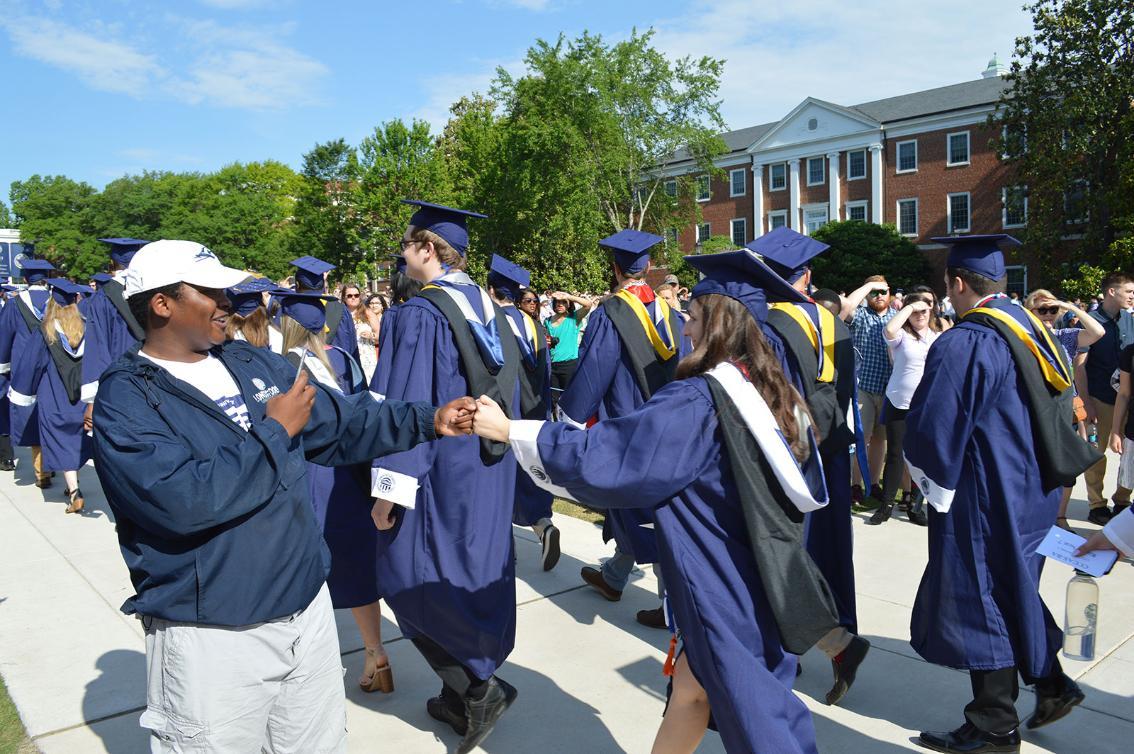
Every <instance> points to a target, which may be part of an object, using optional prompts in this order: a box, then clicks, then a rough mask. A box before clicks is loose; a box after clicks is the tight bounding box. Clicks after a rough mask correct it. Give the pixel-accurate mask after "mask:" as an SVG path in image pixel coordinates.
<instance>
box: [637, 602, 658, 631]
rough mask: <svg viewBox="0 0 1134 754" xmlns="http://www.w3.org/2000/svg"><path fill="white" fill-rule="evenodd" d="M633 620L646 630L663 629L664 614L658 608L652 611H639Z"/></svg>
mask: <svg viewBox="0 0 1134 754" xmlns="http://www.w3.org/2000/svg"><path fill="white" fill-rule="evenodd" d="M634 618H635V619H636V620H637V621H638V622H639V623H641V624H642V625H643V626H646V627H648V628H665V627H666V625H665V612H664V611H662V609H661V608H660V607H655V608H654V609H653V610H639V611H638V614H637V615H635V616H634Z"/></svg>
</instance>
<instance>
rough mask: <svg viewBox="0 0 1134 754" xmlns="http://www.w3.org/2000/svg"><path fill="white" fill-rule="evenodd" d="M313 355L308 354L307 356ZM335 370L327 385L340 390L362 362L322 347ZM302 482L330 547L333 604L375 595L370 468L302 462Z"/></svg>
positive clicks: (353, 387) (355, 386) (349, 386)
mask: <svg viewBox="0 0 1134 754" xmlns="http://www.w3.org/2000/svg"><path fill="white" fill-rule="evenodd" d="M313 358H314V357H311V356H309V357H308V360H309V361H310V359H313ZM327 358H328V360H329V361H330V362H331V367H332V368H333V370H334V375H333V376H334V378H335V384H334V385H328V386H327V387H329V388H330V389H332V390H337V391H338V392H340V393H343V394H344V395H353V394H355V393H357V392H359V391H360V390H362V389H364V387H363V385H362V384H361V383H358V382H354V383H352V380H351V375H352V374H356V375H357V374H361V371H362V367H360V366H358V365H355V366H354V369H353V370H352V369H351V365H350V362H349V359H350V358H352V357H350V356H348V355H347V354H346V352H344V351H342V350H340V349H338V348H330V349H328V350H327ZM307 486H308V489H309V490H310V492H311V505H312V507H313V508H314V510H315V520H316V521H318V523H319V528H320V530H321V531H322V532H323V540H324V541H325V542H326V543H327V549H328V550H330V552H331V570H330V573H328V574H327V589H328V590H329V591H330V593H331V604H332V605H334V606H335V608H344V607H361V606H362V605H369V604H370V603H371V602H375V601H377V599H378V597H379V593H378V574H377V573H376V572H375V570H374V561H375V558H377V555H378V530H377V529H375V528H374V522H373V520H372V519H371V518H370V508H371V505H372V501H371V500H370V470H369V467H367V466H363V467H359V466H320V465H319V464H317V463H311V462H308V464H307Z"/></svg>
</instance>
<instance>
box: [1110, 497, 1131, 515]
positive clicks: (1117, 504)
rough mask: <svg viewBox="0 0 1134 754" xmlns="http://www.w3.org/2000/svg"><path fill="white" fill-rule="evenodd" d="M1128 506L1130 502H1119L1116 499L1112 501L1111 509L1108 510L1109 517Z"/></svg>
mask: <svg viewBox="0 0 1134 754" xmlns="http://www.w3.org/2000/svg"><path fill="white" fill-rule="evenodd" d="M1129 507H1130V503H1120V502H1118V501H1117V500H1116V501H1115V503H1114V508H1112V509H1111V511H1110V517H1111V518H1114V517H1115V516H1117V515H1118V514H1119V513H1122V511H1124V510H1126V509H1127V508H1129Z"/></svg>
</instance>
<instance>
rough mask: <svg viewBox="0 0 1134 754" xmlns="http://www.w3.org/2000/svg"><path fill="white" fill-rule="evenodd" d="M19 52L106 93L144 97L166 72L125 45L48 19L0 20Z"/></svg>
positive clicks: (153, 61) (146, 57)
mask: <svg viewBox="0 0 1134 754" xmlns="http://www.w3.org/2000/svg"><path fill="white" fill-rule="evenodd" d="M0 26H3V27H4V28H5V29H7V31H8V36H9V37H10V38H11V39H12V45H13V47H14V49H15V51H16V52H17V53H18V54H20V55H24V56H26V57H29V58H33V59H35V60H39V61H41V62H43V63H47V64H48V65H51V66H54V67H56V68H59V69H61V70H64V71H68V72H70V73H73V74H75V75H76V76H78V77H79V78H80V79H81V80H82V81H84V82H85V83H87V84H88V85H89V86H91V87H93V88H95V89H98V90H100V91H104V92H114V93H117V94H128V95H130V96H132V97H140V96H142V94H144V93H145V91H146V89H147V88H148V87H149V85H150V84H151V83H152V82H153V81H154V80H155V79H157V78H160V77H161V76H162V75H163V74H164V71H163V69H162V68H161V66H160V65H158V62H157V60H156V58H154V56H152V55H147V54H145V53H142V52H139V51H138V50H136V49H134V48H133V47H131V46H130V45H128V44H126V43H124V42H117V41H115V40H114V39H111V38H109V36H101V35H96V34H93V33H89V32H86V31H80V30H79V29H76V28H73V27H71V26H67V25H66V24H62V23H59V22H57V21H52V20H50V19H46V18H30V17H9V18H8V19H6V20H0Z"/></svg>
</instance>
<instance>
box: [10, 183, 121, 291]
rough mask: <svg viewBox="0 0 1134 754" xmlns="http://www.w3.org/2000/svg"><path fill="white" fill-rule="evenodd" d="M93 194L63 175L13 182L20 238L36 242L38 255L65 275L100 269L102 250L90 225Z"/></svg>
mask: <svg viewBox="0 0 1134 754" xmlns="http://www.w3.org/2000/svg"><path fill="white" fill-rule="evenodd" d="M95 194H96V191H95V189H94V187H92V186H90V185H89V184H87V183H82V182H79V181H74V180H71V179H70V178H67V177H66V176H62V175H58V176H55V175H49V176H39V175H33V176H31V177H30V178H28V179H27V180H24V181H14V182H13V183H12V190H11V193H10V194H9V198H10V199H11V200H12V212H13V213H14V214H15V216H16V220H17V222H18V223H19V226H20V237H21V238H23V239H24V240H25V241H26V242H35V244H36V255H37V256H39V257H42V258H44V259H49V260H51V262H52V263H54V264H55V265H57V266H58V267H59V268H60V269H61V270H62V271H64V272H66V273H68V274H75V275H85V274H89V273H90V272H94V271H95V270H98V269H100V268H101V266H102V265H101V264H100V260H101V258H102V257H104V256H105V251H103V249H101V248H100V247H102V244H100V243H99V242H98V241H97V240H96V236H94V235H93V234H92V232H91V225H90V218H91V205H92V201H93V197H94V196H95Z"/></svg>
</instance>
